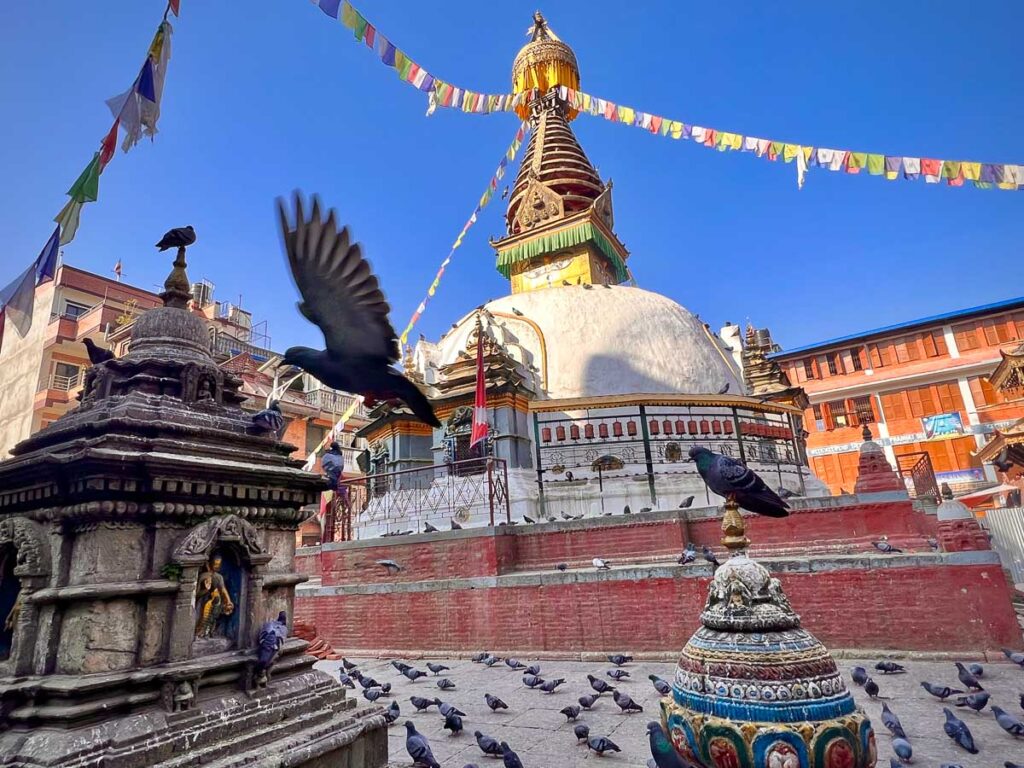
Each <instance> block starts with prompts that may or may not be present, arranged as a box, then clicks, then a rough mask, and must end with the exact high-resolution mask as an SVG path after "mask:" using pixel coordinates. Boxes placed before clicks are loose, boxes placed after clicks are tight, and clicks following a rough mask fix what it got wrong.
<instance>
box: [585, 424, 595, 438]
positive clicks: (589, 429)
mask: <svg viewBox="0 0 1024 768" xmlns="http://www.w3.org/2000/svg"><path fill="white" fill-rule="evenodd" d="M583 436H584V437H585V438H586V439H587V440H593V439H594V425H593V424H585V425H584V426H583Z"/></svg>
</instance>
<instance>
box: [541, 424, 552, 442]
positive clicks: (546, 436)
mask: <svg viewBox="0 0 1024 768" xmlns="http://www.w3.org/2000/svg"><path fill="white" fill-rule="evenodd" d="M540 439H541V442H544V443H550V442H551V427H544V428H543V429H541V431H540Z"/></svg>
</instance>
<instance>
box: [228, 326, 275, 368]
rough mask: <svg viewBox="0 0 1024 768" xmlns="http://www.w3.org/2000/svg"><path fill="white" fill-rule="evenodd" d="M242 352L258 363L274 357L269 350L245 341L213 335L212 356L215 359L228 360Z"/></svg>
mask: <svg viewBox="0 0 1024 768" xmlns="http://www.w3.org/2000/svg"><path fill="white" fill-rule="evenodd" d="M243 352H247V353H249V354H250V355H251V356H252V358H253V359H254V360H257V361H260V362H262V361H265V360H269V359H270V358H271V357H272V356H273V355H274V352H273V351H271V350H269V349H264V348H263V347H258V346H256V345H255V344H250V343H249V342H247V341H240V340H239V339H236V338H234V337H233V336H229V335H227V334H224V333H217V334H215V335H214V337H213V356H214V357H215V358H230V357H234V356H235V355H240V354H242V353H243Z"/></svg>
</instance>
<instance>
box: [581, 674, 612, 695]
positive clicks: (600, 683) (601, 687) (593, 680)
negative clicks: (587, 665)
mask: <svg viewBox="0 0 1024 768" xmlns="http://www.w3.org/2000/svg"><path fill="white" fill-rule="evenodd" d="M587 680H589V681H590V687H591V688H593V689H594V690H595V691H597V692H598V693H608V692H609V691H614V690H615V686H612V685H608V683H606V682H605V681H604V680H602V679H601V678H599V677H594V676H593V675H587Z"/></svg>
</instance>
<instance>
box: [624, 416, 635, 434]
mask: <svg viewBox="0 0 1024 768" xmlns="http://www.w3.org/2000/svg"><path fill="white" fill-rule="evenodd" d="M626 434H627V435H629V436H630V437H636V422H635V421H633V420H632V419H630V420H629V421H627V422H626Z"/></svg>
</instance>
